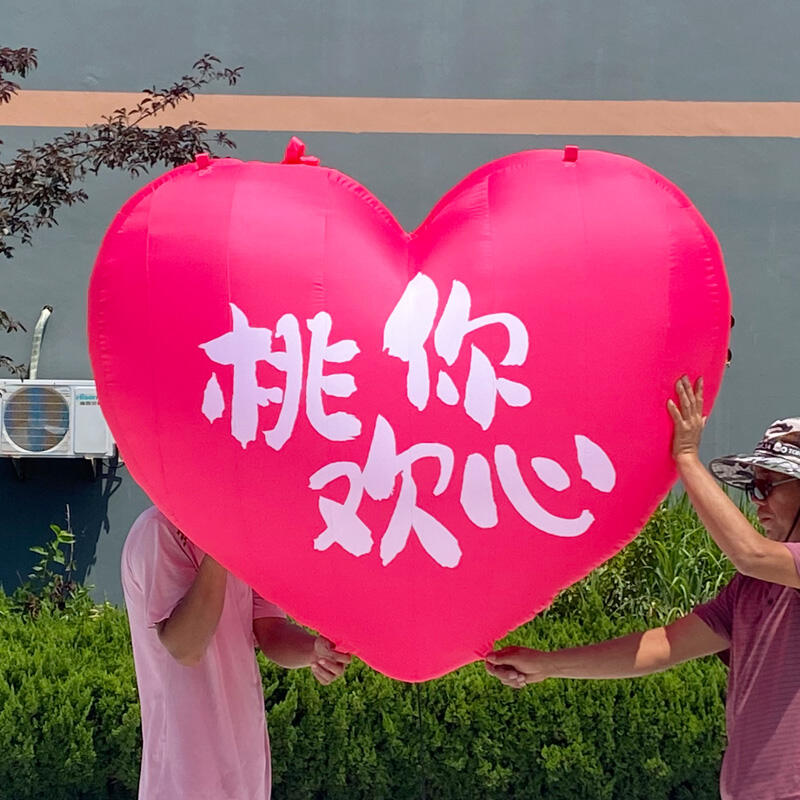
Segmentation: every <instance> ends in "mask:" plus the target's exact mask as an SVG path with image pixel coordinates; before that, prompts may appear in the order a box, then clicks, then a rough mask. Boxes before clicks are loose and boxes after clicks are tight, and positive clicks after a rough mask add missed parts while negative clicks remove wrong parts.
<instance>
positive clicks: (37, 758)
mask: <svg viewBox="0 0 800 800" xmlns="http://www.w3.org/2000/svg"><path fill="white" fill-rule="evenodd" d="M659 548H660V550H659ZM720 565H721V562H720V560H719V555H718V551H716V549H715V548H714V547H713V545H709V544H708V542H707V540H706V539H705V534H704V533H703V531H702V528H700V527H699V526H698V524H697V521H696V518H694V517H693V515H692V514H691V512H690V511H689V510H687V508H686V507H685V506H683V505H681V504H680V503H672V504H665V505H664V506H662V508H661V509H659V511H658V512H657V513H656V515H655V516H654V518H653V520H652V521H651V523H650V524H649V526H648V528H647V529H646V531H645V533H643V534H642V536H640V537H639V538H638V539H637V540H636V541H635V542H634V543H633V544H632V545H631V546H630V547H629V548H627V549H626V550H625V551H623V553H621V554H620V555H618V556H617V557H616V558H615V559H612V560H611V561H610V562H608V564H606V565H604V566H603V567H601V568H600V569H599V570H596V571H595V572H594V573H593V574H592V575H591V576H589V578H587V579H586V580H585V581H583V582H582V583H581V584H579V585H577V586H576V587H573V588H571V589H569V590H568V591H566V592H564V593H563V594H562V596H561V597H559V598H558V599H557V601H556V602H555V603H554V605H553V606H552V607H551V608H550V609H548V610H547V611H546V612H544V613H543V614H541V615H540V616H539V617H538V618H537V619H535V620H533V622H531V623H530V624H528V625H526V626H524V627H523V628H521V629H519V630H518V631H515V632H514V633H513V634H512V635H511V636H510V637H508V641H507V643H513V644H525V645H527V646H530V647H535V648H537V649H542V650H551V649H556V648H559V647H565V646H574V645H576V644H582V643H589V642H594V641H599V640H602V639H607V638H609V637H612V636H618V635H622V634H624V633H627V632H629V631H631V630H642V629H644V628H646V627H651V626H653V625H654V624H657V623H658V622H659V621H666V620H667V619H671V618H674V616H676V615H677V614H679V613H683V612H684V611H687V610H688V609H689V608H691V606H692V605H694V604H695V603H696V602H700V601H702V600H704V599H706V598H707V597H708V596H711V595H712V594H714V593H715V592H716V591H717V588H718V584H719V582H720V580H721V579H720V577H719V575H720V569H721V566H720ZM722 567H724V568H725V569H724V571H723V575H727V574H729V568H727V567H726V566H725V565H724V564H722ZM0 659H1V660H0V800H34V799H35V800H40V798H44V797H47V798H48V800H123V798H125V799H126V800H127V799H129V798H135V796H136V787H137V782H138V774H139V762H140V758H141V732H140V719H139V707H138V703H137V695H136V682H135V674H134V669H133V660H132V655H131V646H130V637H129V632H128V625H127V619H126V616H125V614H124V612H123V611H121V610H119V609H116V608H113V607H111V606H108V605H104V606H99V607H97V606H93V605H92V604H91V602H90V601H89V600H88V599H87V598H86V597H85V596H80V597H79V598H77V599H76V600H75V601H73V602H70V603H69V604H68V605H67V606H66V608H63V609H58V608H54V607H52V606H51V605H49V604H47V603H45V604H43V606H42V608H41V610H40V611H39V613H38V616H36V617H31V616H30V615H27V614H25V613H24V612H23V611H21V610H20V604H19V601H18V598H17V599H16V600H12V599H9V598H7V597H6V596H5V595H3V594H2V593H0ZM259 663H260V666H261V671H262V677H263V683H264V694H265V706H266V709H267V712H268V716H269V730H270V739H271V744H272V762H273V783H274V791H273V796H274V797H275V799H276V800H323V798H324V799H325V800H344V799H345V798H347V800H359V799H360V798H364V800H366V799H367V798H369V800H381V799H382V798H387V800H388V798H391V800H411V798H421V797H426V798H436V800H472V798H475V799H476V800H477V799H478V798H480V799H481V800H494V798H497V799H498V800H499V799H500V798H502V799H503V800H515V799H517V798H518V799H519V800H538V798H547V799H548V800H574V798H578V797H579V798H582V799H583V800H616V799H617V798H625V800H637V799H638V798H642V800H644V799H645V798H646V799H647V800H658V799H659V798H664V799H665V800H666V799H669V800H689V798H691V799H692V800H704V799H705V798H709V800H711V798H716V797H718V788H717V781H718V777H717V776H718V770H719V764H720V761H721V755H722V749H723V746H724V708H723V703H722V697H723V693H724V688H725V679H726V676H725V669H724V667H723V666H722V664H721V662H720V661H719V660H718V659H714V658H712V659H704V660H701V661H696V662H693V663H690V664H685V665H682V666H680V667H678V668H676V669H673V670H670V671H669V672H666V673H663V674H661V675H654V676H650V677H646V678H639V679H637V680H618V681H567V680H550V681H545V682H544V683H541V684H538V685H535V686H530V687H528V688H526V689H525V690H523V691H521V692H514V691H512V690H510V689H506V688H505V687H503V686H502V685H501V684H500V683H499V682H498V681H496V680H495V679H493V678H490V677H489V676H488V675H487V674H486V672H485V670H484V669H483V667H482V665H477V664H475V665H470V666H468V667H465V668H463V669H461V670H459V671H457V672H456V673H453V674H451V675H447V676H445V677H443V678H440V679H439V680H437V681H432V682H430V683H427V684H422V685H408V684H402V683H397V682H394V681H391V680H389V679H387V678H384V677H383V676H380V675H377V674H375V673H373V672H372V671H371V670H370V669H369V668H368V667H366V666H365V665H364V664H362V663H360V662H355V663H354V664H353V665H352V667H351V668H350V669H349V670H348V671H347V673H346V675H345V677H344V678H343V679H342V680H340V681H337V682H335V683H334V684H332V685H331V686H329V687H321V686H319V684H317V683H316V681H315V680H314V679H313V677H312V676H311V674H310V673H309V671H308V670H296V671H286V670H282V669H281V668H279V667H276V666H275V665H274V664H270V663H268V662H266V661H265V660H264V659H263V657H262V656H259Z"/></svg>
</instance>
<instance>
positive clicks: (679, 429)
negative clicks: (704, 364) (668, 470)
mask: <svg viewBox="0 0 800 800" xmlns="http://www.w3.org/2000/svg"><path fill="white" fill-rule="evenodd" d="M675 391H676V392H677V393H678V400H679V402H680V404H681V405H680V408H678V406H677V405H675V403H674V402H673V401H672V400H667V410H668V411H669V414H670V416H671V417H672V421H673V422H674V424H675V431H674V433H673V437H672V457H673V458H674V459H675V461H680V460H682V459H684V458H689V459H692V458H698V449H699V447H700V438H701V437H702V435H703V427H704V426H705V424H706V418H705V417H704V416H703V379H702V378H698V379H697V382H696V383H695V385H694V389H692V384H691V382H690V381H689V378H688V377H687V376H686V375H684V376H683V377H682V378H680V379H679V380H678V382H677V383H676V384H675Z"/></svg>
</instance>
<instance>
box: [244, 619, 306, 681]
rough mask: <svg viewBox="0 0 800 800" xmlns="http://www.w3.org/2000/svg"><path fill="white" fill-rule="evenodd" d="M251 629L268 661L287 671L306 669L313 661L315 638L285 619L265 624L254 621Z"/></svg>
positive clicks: (271, 620) (272, 620)
mask: <svg viewBox="0 0 800 800" xmlns="http://www.w3.org/2000/svg"><path fill="white" fill-rule="evenodd" d="M259 622H261V623H262V624H261V625H259V624H258V623H259ZM253 627H254V631H255V634H256V641H257V642H258V646H259V648H260V649H261V652H262V653H264V655H265V656H266V657H267V658H268V659H269V660H270V661H274V662H275V663H276V664H278V665H279V666H281V667H286V668H287V669H297V668H299V667H307V666H309V665H310V664H311V663H312V662H313V661H314V658H315V653H314V641H315V639H316V637H315V636H312V635H311V634H310V633H307V632H306V631H304V630H303V629H302V628H300V627H299V626H297V625H293V624H292V623H291V622H289V621H288V620H285V619H270V620H269V622H268V623H266V624H264V622H263V621H262V620H256V624H254V626H253Z"/></svg>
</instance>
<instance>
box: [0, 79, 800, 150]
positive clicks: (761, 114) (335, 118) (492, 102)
mask: <svg viewBox="0 0 800 800" xmlns="http://www.w3.org/2000/svg"><path fill="white" fill-rule="evenodd" d="M140 96H141V95H139V94H138V93H135V92H71V91H34V90H26V91H21V92H20V93H19V94H18V95H17V96H16V97H15V98H14V99H13V100H12V101H11V102H10V103H9V104H6V105H3V106H0V127H3V126H17V127H57V128H69V127H80V126H83V125H87V124H90V123H93V122H97V121H99V120H100V118H101V117H102V116H103V114H107V113H109V112H110V111H112V110H113V109H116V108H120V107H123V106H124V107H127V108H130V107H132V106H134V105H136V103H137V102H138V99H139V98H140ZM189 119H200V120H203V121H204V122H205V123H207V124H208V126H209V127H210V128H212V129H222V130H237V131H288V132H295V131H297V132H303V131H329V132H344V133H453V134H529V135H530V134H551V135H582V136H747V137H780V138H797V137H800V103H797V102H757V103H751V102H719V101H688V100H679V101H675V100H522V99H519V100H497V99H478V98H443V97H434V98H424V97H301V96H280V95H239V94H235V95H234V94H207V95H197V97H196V98H195V101H194V102H193V103H184V104H183V105H181V106H180V107H179V108H178V109H176V110H174V111H171V112H168V113H164V114H162V115H161V116H160V117H159V118H158V121H157V122H156V124H171V125H175V124H180V123H182V122H186V121H188V120H189Z"/></svg>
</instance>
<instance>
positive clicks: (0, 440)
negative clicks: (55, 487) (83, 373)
mask: <svg viewBox="0 0 800 800" xmlns="http://www.w3.org/2000/svg"><path fill="white" fill-rule="evenodd" d="M115 453H116V446H115V444H114V439H113V438H112V436H111V431H110V430H109V428H108V425H107V424H106V421H105V419H104V417H103V412H102V411H101V410H100V405H99V404H98V402H97V390H96V389H95V384H94V381H88V380H70V381H66V380H65V381H54V380H16V379H15V380H11V379H0V456H12V457H13V458H25V457H36V458H90V459H95V458H106V457H111V456H113V455H115Z"/></svg>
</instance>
